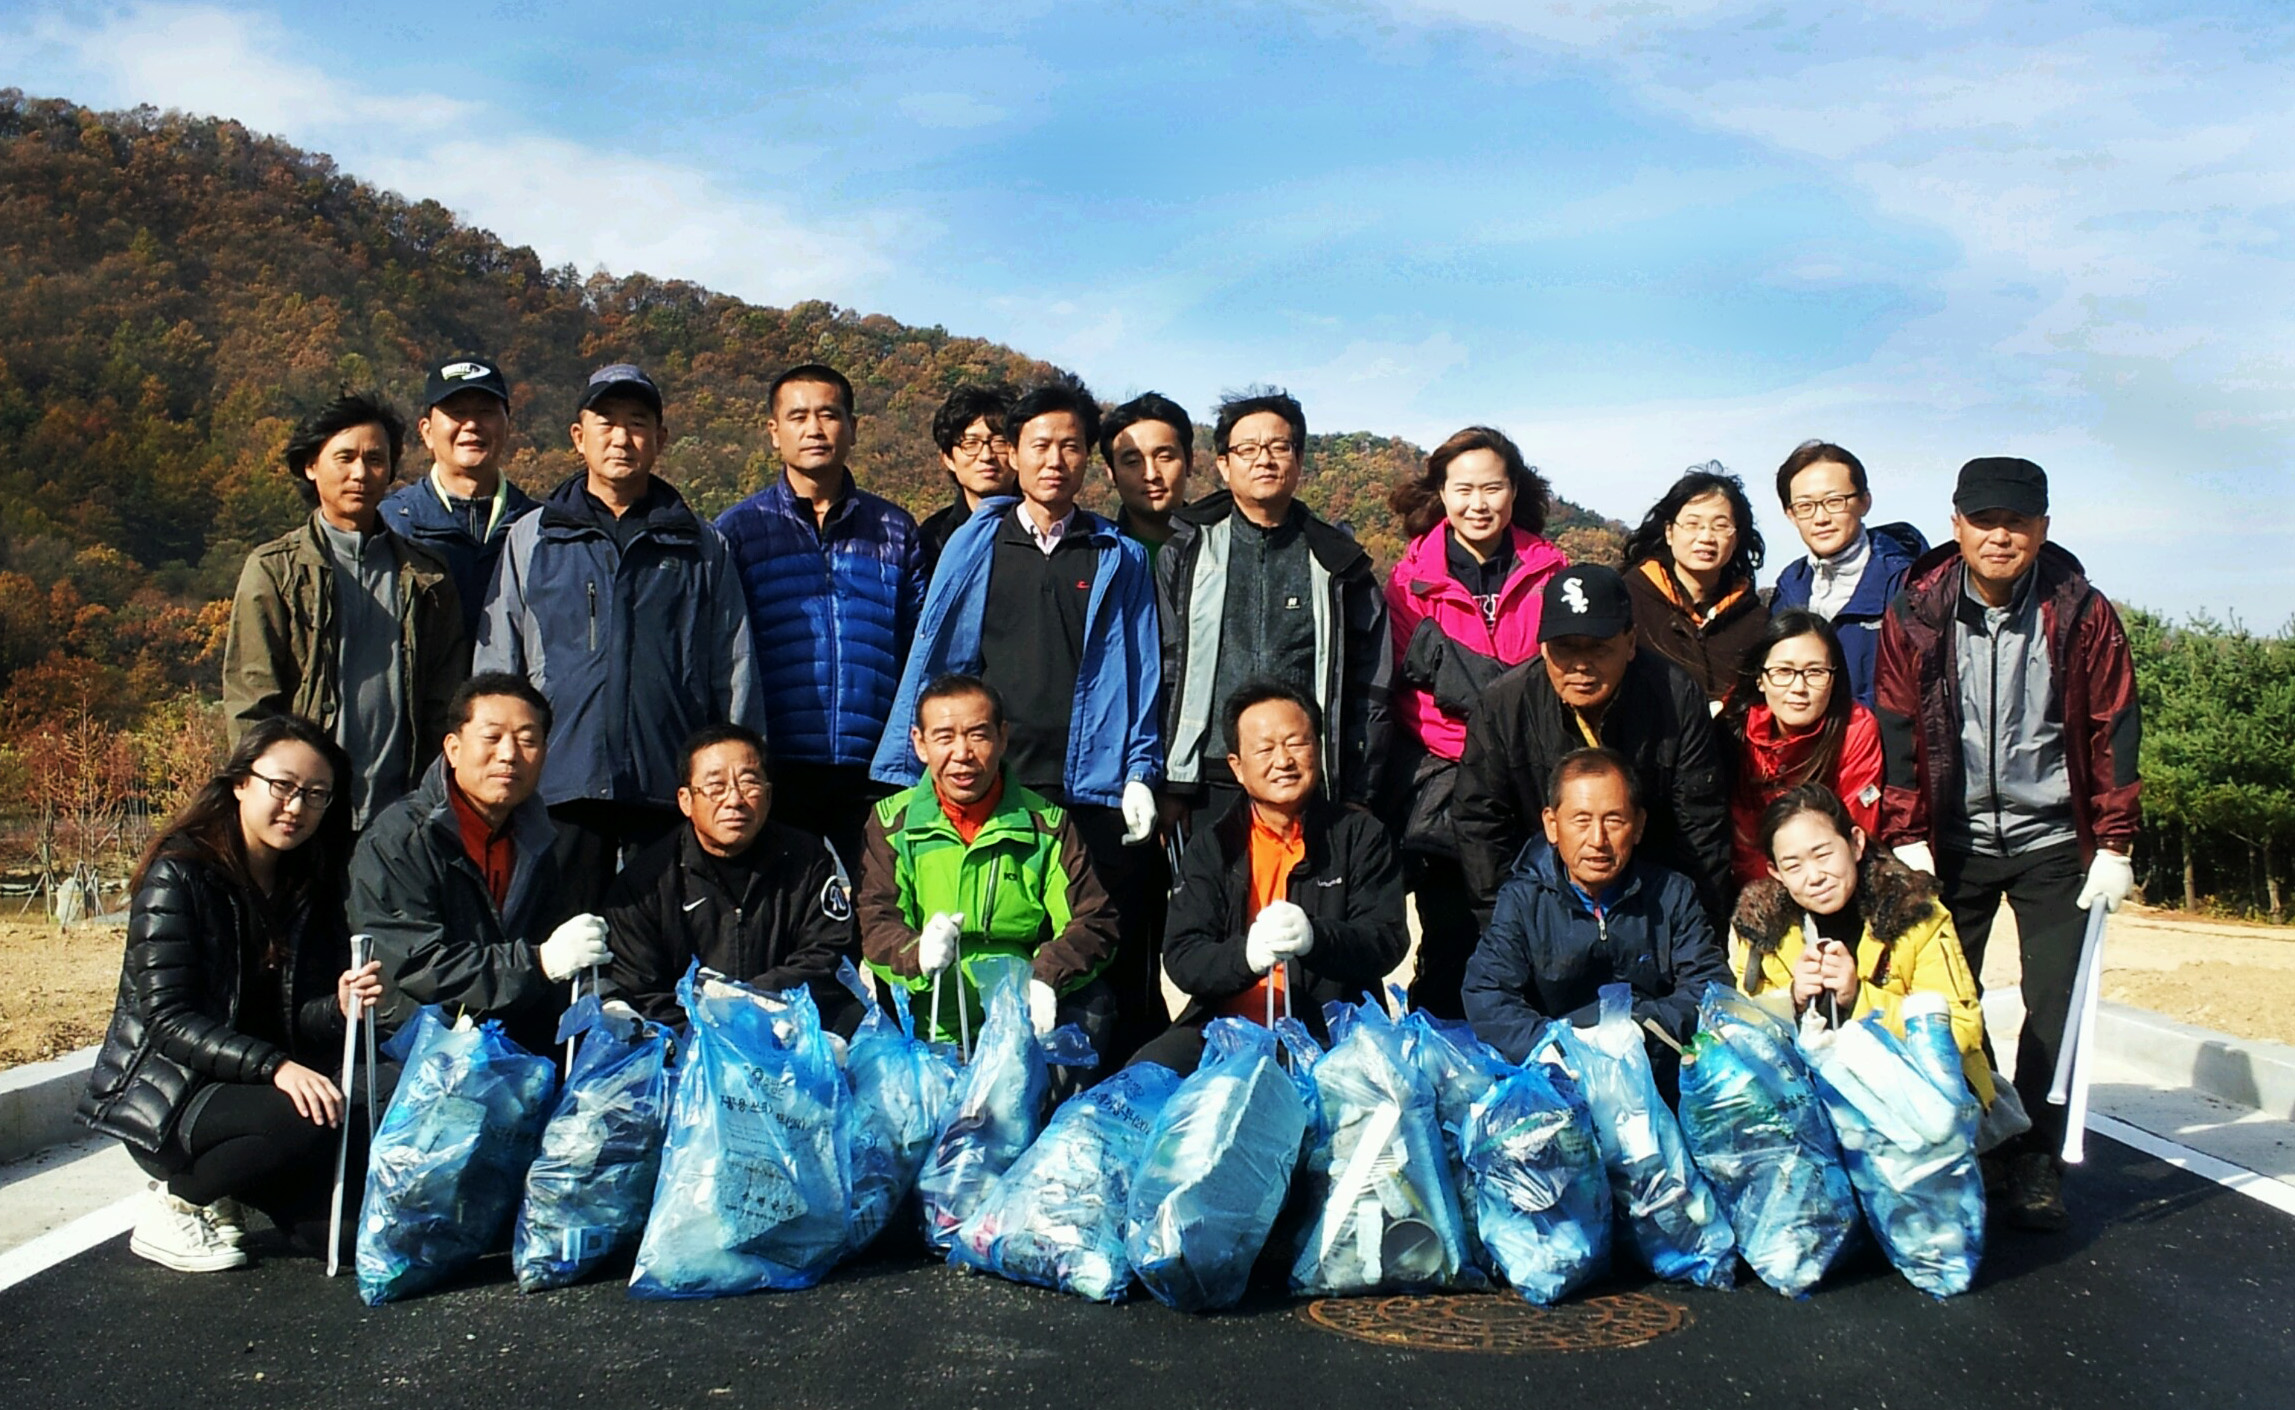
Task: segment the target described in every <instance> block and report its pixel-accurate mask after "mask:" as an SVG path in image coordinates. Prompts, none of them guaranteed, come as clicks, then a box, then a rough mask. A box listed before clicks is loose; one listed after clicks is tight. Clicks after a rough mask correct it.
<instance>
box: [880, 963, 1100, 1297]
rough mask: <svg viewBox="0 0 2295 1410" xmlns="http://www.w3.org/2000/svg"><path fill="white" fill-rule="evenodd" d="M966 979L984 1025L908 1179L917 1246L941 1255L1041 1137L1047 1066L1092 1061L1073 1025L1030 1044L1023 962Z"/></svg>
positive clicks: (1032, 1034)
mask: <svg viewBox="0 0 2295 1410" xmlns="http://www.w3.org/2000/svg"><path fill="white" fill-rule="evenodd" d="M971 972H972V975H973V978H974V980H975V982H976V983H978V984H979V985H980V986H981V988H982V989H984V990H985V991H986V992H987V994H988V1012H987V1017H986V1018H984V1019H983V1020H982V1022H981V1025H980V1031H979V1032H977V1033H975V1034H974V1035H973V1038H974V1040H975V1041H974V1045H973V1049H972V1056H971V1060H970V1061H968V1062H967V1063H966V1064H965V1065H964V1069H963V1071H962V1072H960V1073H959V1074H958V1075H957V1091H956V1100H955V1101H954V1102H953V1103H951V1104H950V1105H949V1107H948V1109H947V1113H946V1115H945V1118H944V1119H943V1120H942V1122H941V1127H940V1130H939V1131H938V1132H937V1133H935V1135H934V1138H933V1143H932V1148H931V1150H930V1151H928V1152H927V1153H926V1154H925V1158H924V1164H923V1166H922V1167H921V1168H919V1169H918V1171H917V1175H916V1193H917V1200H918V1203H919V1204H920V1205H921V1206H922V1209H923V1222H924V1238H925V1242H926V1243H928V1244H930V1245H931V1246H932V1247H933V1248H934V1249H936V1250H938V1251H939V1252H942V1253H946V1252H947V1251H948V1250H949V1248H950V1246H951V1245H952V1244H954V1243H955V1241H956V1231H957V1229H958V1227H959V1226H961V1225H962V1224H963V1223H964V1221H965V1220H966V1219H969V1218H971V1217H972V1211H973V1210H974V1209H976V1208H978V1207H979V1205H980V1202H981V1200H983V1199H985V1198H986V1197H987V1195H988V1191H989V1189H990V1188H991V1187H992V1186H994V1185H995V1183H996V1182H997V1180H998V1179H1000V1178H1001V1177H1002V1176H1003V1174H1004V1172H1005V1171H1006V1170H1009V1169H1011V1168H1012V1162H1013V1161H1015V1160H1018V1159H1019V1158H1020V1153H1021V1152H1022V1151H1024V1150H1026V1149H1028V1147H1029V1144H1030V1143H1031V1142H1033V1141H1034V1140H1035V1139H1036V1133H1037V1132H1038V1131H1040V1130H1042V1129H1043V1123H1044V1100H1045V1097H1046V1096H1047V1095H1048V1094H1049V1092H1050V1091H1051V1077H1050V1073H1049V1071H1048V1070H1047V1064H1048V1063H1050V1062H1053V1061H1057V1062H1059V1063H1060V1064H1062V1065H1063V1066H1070V1065H1084V1066H1089V1065H1092V1064H1094V1063H1097V1062H1098V1061H1099V1057H1098V1055H1097V1054H1095V1053H1094V1052H1093V1051H1092V1044H1091V1040H1090V1039H1089V1038H1086V1037H1085V1036H1084V1030H1082V1029H1081V1028H1078V1027H1076V1026H1074V1025H1073V1024H1071V1025H1068V1026H1067V1027H1064V1028H1060V1029H1057V1030H1055V1031H1054V1032H1053V1033H1052V1035H1051V1037H1050V1038H1048V1039H1047V1040H1045V1041H1044V1042H1042V1043H1039V1042H1038V1041H1037V1039H1036V1029H1035V1027H1034V1025H1033V1024H1031V1023H1030V1022H1029V1020H1028V979H1029V967H1028V961H1027V960H1025V959H1023V958H1021V957H1019V956H1017V955H985V956H982V957H981V959H980V960H979V961H978V962H976V963H975V964H974V965H973V967H972V971H971Z"/></svg>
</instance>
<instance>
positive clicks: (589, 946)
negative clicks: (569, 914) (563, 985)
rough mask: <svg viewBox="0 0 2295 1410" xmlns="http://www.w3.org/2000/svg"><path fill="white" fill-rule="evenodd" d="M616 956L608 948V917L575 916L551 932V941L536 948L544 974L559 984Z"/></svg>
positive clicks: (548, 940)
mask: <svg viewBox="0 0 2295 1410" xmlns="http://www.w3.org/2000/svg"><path fill="white" fill-rule="evenodd" d="M613 957H614V952H613V951H612V950H609V949H607V948H606V918H605V917H604V916H598V915H578V916H575V917H574V918H573V919H572V920H569V921H567V922H566V923H565V924H563V925H561V926H559V927H558V928H557V929H556V930H553V931H551V932H550V938H549V939H547V940H545V941H543V942H542V943H541V945H540V946H538V947H537V948H536V958H538V959H540V960H541V961H542V973H544V974H546V975H548V976H550V978H552V979H555V980H560V981H563V980H568V979H571V978H573V977H574V976H575V975H576V974H578V973H580V972H581V971H583V970H585V969H594V968H596V967H597V966H599V965H602V964H604V963H605V962H606V961H608V960H610V959H612V958H613Z"/></svg>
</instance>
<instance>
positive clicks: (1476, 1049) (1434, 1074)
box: [1402, 1009, 1514, 1270]
mask: <svg viewBox="0 0 2295 1410" xmlns="http://www.w3.org/2000/svg"><path fill="white" fill-rule="evenodd" d="M1402 1029H1403V1046H1404V1048H1405V1050H1406V1051H1408V1052H1409V1053H1410V1055H1411V1057H1412V1059H1413V1060H1414V1061H1415V1062H1417V1064H1418V1070H1419V1071H1420V1072H1421V1073H1423V1074H1424V1075H1425V1077H1426V1080H1427V1082H1428V1084H1429V1085H1431V1086H1432V1087H1433V1088H1434V1108H1435V1114H1436V1115H1437V1116H1438V1117H1439V1118H1440V1119H1441V1122H1442V1149H1443V1154H1444V1155H1445V1156H1447V1157H1448V1158H1449V1160H1450V1175H1451V1184H1452V1186H1453V1187H1454V1188H1456V1189H1457V1191H1458V1213H1459V1218H1460V1220H1461V1221H1462V1222H1463V1224H1464V1227H1465V1233H1466V1256H1467V1259H1468V1261H1469V1262H1470V1263H1471V1264H1472V1265H1473V1267H1475V1268H1477V1269H1482V1270H1493V1265H1492V1264H1491V1262H1490V1260H1489V1258H1488V1256H1487V1254H1486V1253H1485V1251H1484V1249H1483V1247H1482V1238H1481V1234H1480V1232H1479V1230H1478V1229H1477V1227H1476V1224H1477V1220H1478V1218H1479V1216H1478V1214H1477V1212H1476V1210H1475V1201H1474V1197H1473V1195H1472V1193H1471V1192H1470V1186H1469V1185H1468V1183H1467V1177H1466V1123H1467V1120H1468V1117H1469V1116H1470V1115H1471V1113H1472V1112H1473V1110H1474V1104H1475V1103H1476V1102H1478V1101H1480V1100H1482V1098H1483V1097H1484V1096H1486V1095H1488V1094H1489V1091H1490V1089H1491V1088H1492V1087H1495V1086H1497V1085H1498V1083H1499V1081H1500V1080H1501V1079H1503V1078H1504V1077H1505V1076H1506V1075H1507V1074H1508V1073H1510V1072H1512V1071H1513V1070H1514V1068H1513V1065H1512V1064H1510V1063H1508V1062H1507V1061H1506V1059H1504V1058H1502V1057H1500V1056H1499V1055H1498V1054H1497V1053H1496V1052H1494V1051H1492V1050H1491V1048H1490V1045H1489V1044H1487V1043H1484V1042H1483V1041H1482V1040H1481V1039H1479V1038H1477V1037H1475V1036H1474V1030H1473V1029H1472V1028H1470V1027H1469V1026H1467V1025H1466V1024H1464V1023H1460V1022H1458V1021H1456V1020H1454V1019H1445V1018H1435V1017H1433V1016H1432V1015H1430V1014H1428V1013H1427V1012H1425V1011H1424V1010H1423V1009H1414V1010H1412V1011H1411V1012H1409V1013H1407V1014H1404V1015H1403V1018H1402Z"/></svg>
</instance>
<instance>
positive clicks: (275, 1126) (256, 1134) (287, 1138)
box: [130, 1082, 367, 1230]
mask: <svg viewBox="0 0 2295 1410" xmlns="http://www.w3.org/2000/svg"><path fill="white" fill-rule="evenodd" d="M344 1119H345V1120H346V1121H348V1122H349V1123H350V1124H351V1160H350V1164H349V1167H348V1170H347V1174H348V1175H349V1178H350V1181H351V1189H350V1190H346V1191H345V1198H346V1200H347V1199H348V1198H349V1196H350V1194H351V1193H352V1192H353V1191H355V1190H356V1189H357V1187H358V1186H359V1185H361V1184H362V1183H363V1181H362V1180H361V1179H360V1178H359V1177H361V1176H363V1175H364V1174H365V1172H366V1168H367V1162H366V1146H367V1125H366V1112H365V1110H364V1108H363V1107H346V1109H345V1111H344ZM341 1137H342V1128H341V1127H337V1126H321V1125H319V1124H317V1123H316V1122H313V1121H310V1120H308V1119H306V1118H305V1117H304V1116H303V1115H302V1114H300V1113H299V1112H297V1111H296V1110H295V1103H294V1101H293V1099H291V1098H290V1097H288V1095H287V1094H286V1093H285V1092H282V1091H280V1090H279V1089H278V1088H277V1087H274V1086H272V1085H271V1084H269V1083H268V1082H265V1083H253V1082H219V1083H216V1084H215V1085H214V1086H212V1087H210V1088H208V1089H207V1090H206V1092H205V1093H203V1094H202V1099H201V1104H200V1107H199V1109H198V1111H196V1112H195V1113H193V1115H192V1118H191V1121H190V1123H189V1125H188V1127H187V1128H186V1129H184V1130H182V1131H179V1132H178V1133H177V1134H176V1138H175V1139H174V1140H173V1141H171V1142H169V1143H168V1145H167V1146H166V1147H165V1148H164V1149H163V1150H161V1151H160V1152H159V1154H157V1155H150V1154H146V1153H145V1152H142V1151H131V1152H130V1153H131V1154H133V1155H134V1156H135V1162H136V1164H138V1165H140V1166H142V1167H143V1169H144V1172H145V1173H146V1174H149V1175H151V1176H153V1177H154V1178H157V1179H161V1180H164V1181H166V1182H167V1188H168V1192H169V1193H170V1194H172V1195H174V1196H175V1197H176V1198H177V1199H180V1200H185V1201H187V1202H189V1203H191V1204H200V1205H205V1204H213V1203H214V1202H215V1201H217V1200H219V1199H222V1198H224V1197H225V1196H230V1197H232V1198H234V1199H237V1200H239V1201H240V1202H241V1203H242V1204H247V1205H251V1206H253V1207H254V1208H256V1209H259V1210H261V1211H263V1213H264V1214H266V1215H268V1216H269V1217H270V1219H271V1222H272V1223H274V1224H277V1225H278V1226H279V1227H280V1228H282V1229H288V1230H292V1229H293V1228H294V1227H295V1226H296V1225H297V1224H298V1223H304V1222H308V1221H310V1220H312V1219H317V1218H323V1217H325V1215H326V1212H327V1201H328V1198H329V1196H330V1195H331V1193H332V1192H333V1188H334V1178H335V1143H336V1142H337V1141H338V1140H340V1139H341Z"/></svg>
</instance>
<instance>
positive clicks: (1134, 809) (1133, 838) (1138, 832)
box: [1124, 778, 1155, 847]
mask: <svg viewBox="0 0 2295 1410" xmlns="http://www.w3.org/2000/svg"><path fill="white" fill-rule="evenodd" d="M1154 831H1155V790H1154V789H1152V788H1150V787H1148V786H1147V785H1146V784H1144V783H1141V782H1140V781H1139V780H1138V779H1136V778H1135V779H1133V780H1132V781H1131V782H1129V783H1127V784H1125V785H1124V845H1125V846H1126V847H1135V846H1138V845H1139V844H1140V843H1142V842H1145V841H1147V840H1148V837H1149V836H1150V835H1151V834H1152V833H1154Z"/></svg>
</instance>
